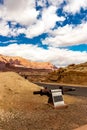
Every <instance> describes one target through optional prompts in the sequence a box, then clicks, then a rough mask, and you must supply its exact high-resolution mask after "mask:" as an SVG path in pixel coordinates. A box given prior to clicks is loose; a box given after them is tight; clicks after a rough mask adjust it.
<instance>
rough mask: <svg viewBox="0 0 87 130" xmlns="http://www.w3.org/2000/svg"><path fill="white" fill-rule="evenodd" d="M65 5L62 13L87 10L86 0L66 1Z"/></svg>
mask: <svg viewBox="0 0 87 130" xmlns="http://www.w3.org/2000/svg"><path fill="white" fill-rule="evenodd" d="M66 2H67V5H66V6H65V7H64V11H66V12H68V13H73V14H75V13H77V12H79V11H80V9H81V8H84V9H86V8H87V0H66Z"/></svg>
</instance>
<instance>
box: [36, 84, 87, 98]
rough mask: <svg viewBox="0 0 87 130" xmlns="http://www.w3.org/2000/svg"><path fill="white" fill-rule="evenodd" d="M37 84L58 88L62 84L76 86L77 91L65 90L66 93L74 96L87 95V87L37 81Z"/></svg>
mask: <svg viewBox="0 0 87 130" xmlns="http://www.w3.org/2000/svg"><path fill="white" fill-rule="evenodd" d="M35 84H37V85H40V86H43V87H47V88H48V89H58V88H59V87H60V86H62V87H64V88H75V89H76V90H75V91H70V92H65V94H68V95H73V96H83V97H87V87H81V86H80V87H79V86H77V87H75V86H71V85H70V86H67V85H59V84H58V85H57V84H48V83H35Z"/></svg>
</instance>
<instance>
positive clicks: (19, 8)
mask: <svg viewBox="0 0 87 130" xmlns="http://www.w3.org/2000/svg"><path fill="white" fill-rule="evenodd" d="M0 54H3V55H7V56H21V57H23V58H26V59H28V60H32V61H38V62H39V61H40V62H51V63H52V64H54V65H56V66H57V67H61V66H67V65H69V64H79V63H83V62H87V0H0Z"/></svg>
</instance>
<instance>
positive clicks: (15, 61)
mask: <svg viewBox="0 0 87 130" xmlns="http://www.w3.org/2000/svg"><path fill="white" fill-rule="evenodd" d="M6 66H11V67H12V66H13V67H23V68H32V69H48V70H54V69H56V67H55V66H54V65H53V64H51V63H49V62H34V61H30V60H27V59H24V58H22V57H12V56H4V55H0V68H1V69H2V68H5V67H6Z"/></svg>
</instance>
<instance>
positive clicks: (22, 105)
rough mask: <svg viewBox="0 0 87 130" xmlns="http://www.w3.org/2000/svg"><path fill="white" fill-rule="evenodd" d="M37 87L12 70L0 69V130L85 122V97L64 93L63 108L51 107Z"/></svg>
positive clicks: (59, 128)
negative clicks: (34, 92)
mask: <svg viewBox="0 0 87 130" xmlns="http://www.w3.org/2000/svg"><path fill="white" fill-rule="evenodd" d="M40 89H41V87H40V86H37V85H36V84H33V83H31V82H29V81H28V80H27V79H25V78H23V77H21V76H20V75H19V74H17V73H15V72H0V91H1V92H0V130H72V129H76V128H78V127H79V126H82V125H85V124H87V97H81V96H76V97H74V96H70V95H64V96H63V97H64V101H65V103H66V104H67V105H68V108H66V109H53V108H52V107H51V106H49V105H48V104H47V101H48V97H46V96H40V95H33V91H37V90H40Z"/></svg>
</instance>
